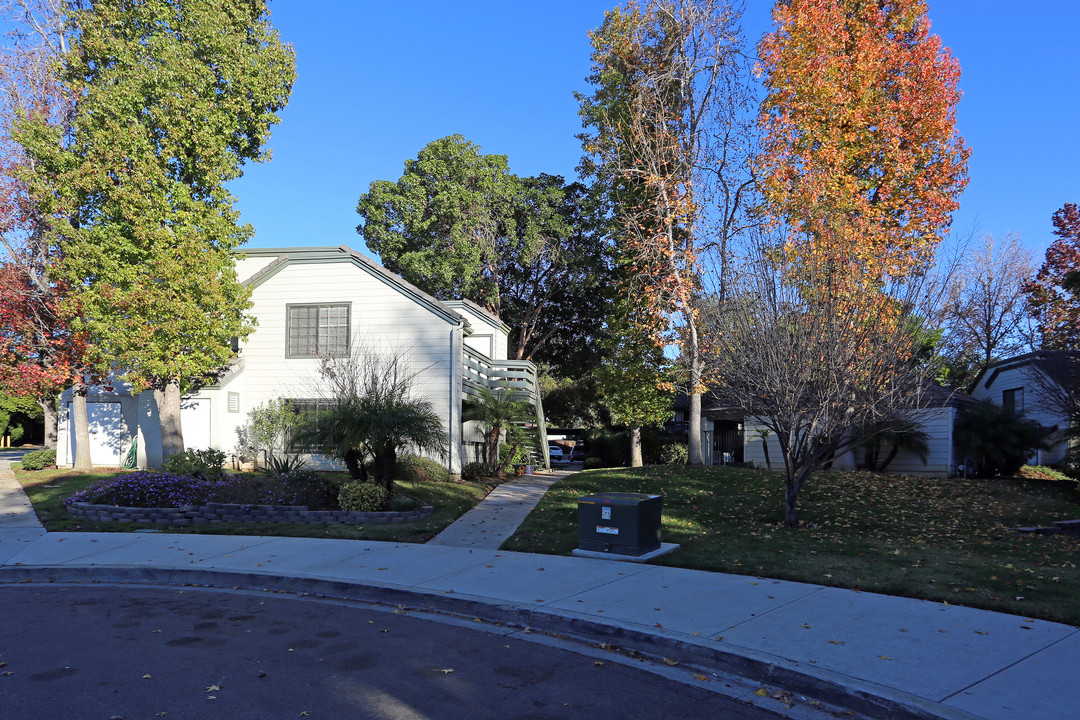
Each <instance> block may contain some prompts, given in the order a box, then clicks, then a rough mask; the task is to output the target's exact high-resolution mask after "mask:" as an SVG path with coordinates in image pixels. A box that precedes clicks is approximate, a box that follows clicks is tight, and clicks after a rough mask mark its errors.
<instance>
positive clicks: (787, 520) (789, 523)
mask: <svg viewBox="0 0 1080 720" xmlns="http://www.w3.org/2000/svg"><path fill="white" fill-rule="evenodd" d="M798 497H799V493H798V491H797V490H796V489H795V487H794V485H792V484H791V483H790V482H789V483H788V484H787V488H786V490H785V492H784V527H789V528H797V527H799V518H798V517H797V516H796V515H795V501H796V500H797V499H798Z"/></svg>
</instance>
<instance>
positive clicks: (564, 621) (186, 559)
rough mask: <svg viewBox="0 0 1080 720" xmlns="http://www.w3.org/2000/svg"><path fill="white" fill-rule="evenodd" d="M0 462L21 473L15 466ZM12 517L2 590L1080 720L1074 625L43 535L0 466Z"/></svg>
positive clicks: (376, 554)
mask: <svg viewBox="0 0 1080 720" xmlns="http://www.w3.org/2000/svg"><path fill="white" fill-rule="evenodd" d="M0 469H2V470H5V471H6V470H7V462H6V460H5V459H4V458H3V457H2V456H0ZM0 508H2V509H3V510H2V512H3V522H2V523H0V582H10V583H19V582H29V583H49V582H59V583H79V582H90V583H114V584H140V585H168V586H185V585H200V586H210V587H217V588H228V589H244V590H268V591H274V592H281V593H289V594H295V595H302V596H304V597H305V598H307V599H311V598H313V597H324V598H348V599H349V600H351V601H354V602H358V603H380V604H382V605H383V606H389V607H390V608H396V609H397V611H399V612H408V613H410V614H413V615H420V616H423V617H428V618H431V619H435V620H441V621H445V622H462V621H464V622H463V624H464V625H466V626H470V627H475V628H478V629H484V628H486V629H489V630H491V631H492V632H499V633H506V634H515V635H516V636H518V637H521V638H534V639H537V638H538V639H544V640H545V641H546V642H552V643H556V642H579V643H584V644H579V645H577V647H579V648H581V652H593V653H595V652H605V651H604V650H599V651H598V650H597V647H603V648H608V649H610V650H615V649H619V648H621V649H623V650H634V651H638V652H640V653H644V654H645V655H648V656H650V657H653V658H666V659H667V660H666V661H665V662H666V663H667V664H663V663H657V667H660V668H661V669H664V670H665V671H667V672H669V673H674V674H676V675H678V676H679V677H681V678H682V679H683V680H685V681H686V682H687V683H689V684H696V685H699V686H701V687H708V688H710V689H717V690H720V691H721V692H725V694H731V695H732V696H737V697H740V698H742V699H744V700H747V701H750V702H753V703H754V704H756V705H759V706H762V707H767V708H770V709H774V710H779V711H781V712H783V713H785V714H790V715H792V716H794V717H800V718H801V717H820V718H828V717H831V716H829V715H828V714H824V713H817V711H816V710H814V709H813V708H812V701H814V700H820V701H822V702H824V703H831V704H833V705H834V706H840V707H844V708H848V709H851V710H854V711H856V712H857V713H858V715H859V716H860V717H876V718H930V717H939V718H973V717H974V718H995V719H997V718H1000V719H1002V720H1004V719H1006V718H1008V719H1009V720H1018V719H1024V718H1031V719H1033V720H1034V719H1036V718H1038V719H1042V718H1075V717H1080V685H1078V684H1077V682H1076V668H1077V667H1080V628H1076V627H1072V626H1069V625H1062V624H1058V623H1051V622H1043V621H1038V620H1032V619H1028V618H1023V617H1018V616H1013V615H1005V614H1002V613H995V612H988V611H984V610H974V609H971V608H964V607H957V606H954V605H946V604H942V603H934V602H926V601H920V600H911V599H908V598H898V597H889V596H885V595H876V594H873V593H865V592H856V591H852V590H841V589H837V588H829V587H823V586H820V585H813V584H806V583H795V582H786V581H780V580H771V579H767V578H756V577H749V576H742V575H725V574H721V573H709V572H699V571H694V570H683V569H678V568H668V567H661V566H657V565H648V564H634V563H626V562H618V561H614V560H594V559H588V558H577V557H559V556H550V555H533V554H527V553H513V552H501V551H499V550H497V549H491V548H481V547H452V546H449V545H437V544H430V543H429V544H426V545H412V544H399V543H388V542H368V541H359V540H324V539H315V538H280V537H252V536H232V535H180V534H170V533H164V532H156V531H149V532H132V533H77V532H70V533H59V532H58V533H47V534H46V533H45V532H44V531H43V530H42V529H41V528H40V525H38V524H37V522H36V519H35V518H34V517H33V514H32V511H31V510H30V509H29V507H28V505H27V504H26V503H25V497H24V495H23V493H22V490H21V488H20V487H19V486H18V484H17V483H16V482H15V481H14V479H13V478H12V476H11V474H10V473H8V472H0ZM567 521H568V522H573V518H569V519H568V520H567ZM282 596H283V595H278V596H277V597H282ZM0 618H2V614H0ZM477 621H479V622H477ZM2 622H3V621H2V620H0V629H2ZM609 656H610V657H611V658H612V659H613V660H615V659H616V658H619V657H622V658H625V655H620V654H616V653H609ZM671 663H677V664H676V665H674V666H670V667H669V665H670V664H671ZM680 673H681V675H680ZM733 678H741V679H742V680H736V679H733ZM759 688H765V691H764V693H763V695H764V696H760V695H758V694H755V690H758V689H759ZM782 693H788V695H784V694H782ZM773 695H775V696H776V698H779V699H773V698H772V697H771V696H773ZM785 702H791V703H793V707H792V708H790V709H785V707H784V703H785ZM815 713H817V714H815Z"/></svg>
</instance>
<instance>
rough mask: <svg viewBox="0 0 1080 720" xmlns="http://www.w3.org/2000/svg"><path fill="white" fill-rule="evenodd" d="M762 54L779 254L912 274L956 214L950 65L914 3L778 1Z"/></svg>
mask: <svg viewBox="0 0 1080 720" xmlns="http://www.w3.org/2000/svg"><path fill="white" fill-rule="evenodd" d="M773 19H774V20H775V22H776V24H777V29H776V30H775V31H774V32H772V33H770V34H768V35H766V36H765V37H764V38H763V39H762V41H761V45H760V48H759V50H760V56H761V65H760V69H761V70H762V72H763V74H764V83H765V87H766V89H767V91H768V94H767V96H766V98H765V100H764V102H763V103H762V107H761V125H762V129H763V131H764V136H765V137H764V141H763V152H762V154H761V156H760V171H761V174H760V177H761V190H762V192H763V194H764V197H765V200H766V204H767V207H768V210H769V212H770V213H771V215H772V216H773V218H774V219H776V220H782V221H785V222H786V223H787V225H788V227H789V228H790V232H789V234H788V247H789V251H791V252H794V253H795V254H796V255H797V256H799V257H802V258H803V260H804V262H807V263H811V264H814V265H819V264H820V263H825V265H822V266H820V267H828V268H830V269H831V270H832V272H831V273H830V274H831V275H834V276H835V275H836V271H837V270H839V269H843V268H846V269H847V270H848V271H850V272H843V273H841V275H843V276H846V277H847V278H848V279H851V278H852V277H858V276H861V277H862V278H863V279H862V280H860V283H863V282H865V283H868V284H869V286H875V285H877V284H878V283H880V282H881V281H884V280H887V279H890V278H894V279H895V278H903V277H907V276H910V275H912V274H918V273H920V272H921V271H922V270H923V269H925V268H926V266H927V264H928V263H929V261H930V260H931V259H932V257H933V254H934V250H935V248H936V247H937V245H938V244H939V243H940V241H941V238H942V235H943V233H944V232H945V231H947V229H948V227H949V224H950V222H951V219H952V218H951V214H952V212H953V211H954V210H956V208H957V207H959V201H958V197H959V195H960V193H961V192H962V191H963V189H964V186H965V185H966V184H967V157H968V154H969V151H968V150H967V148H966V147H965V146H964V142H963V140H962V139H961V138H960V136H959V135H958V134H957V132H956V127H955V126H956V104H957V102H958V101H959V99H960V91H959V90H958V89H957V81H958V79H959V77H960V65H959V63H958V62H957V61H956V59H955V58H953V57H952V55H951V54H950V53H949V50H948V48H944V47H943V46H942V44H941V39H940V38H938V37H937V36H935V35H931V34H930V21H929V19H928V17H927V8H926V3H924V2H921V0H893V1H891V2H887V3H886V2H866V1H865V0H786V1H784V2H778V3H777V4H776V7H775V8H774V10H773Z"/></svg>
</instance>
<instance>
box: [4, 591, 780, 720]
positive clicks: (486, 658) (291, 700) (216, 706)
mask: <svg viewBox="0 0 1080 720" xmlns="http://www.w3.org/2000/svg"><path fill="white" fill-rule="evenodd" d="M490 630H491V631H490V632H489V631H487V630H486V629H482V628H480V627H479V626H478V627H477V628H475V629H474V628H472V627H461V626H455V625H453V624H446V623H443V622H432V621H430V620H425V619H421V618H415V617H411V616H409V615H408V614H403V613H400V612H396V613H395V612H393V611H392V610H391V609H383V610H380V609H372V608H368V607H361V606H353V605H347V604H341V603H332V602H328V601H317V600H311V599H297V598H293V597H284V596H280V595H274V594H266V593H263V594H250V593H230V592H222V591H211V590H205V589H198V588H192V589H183V590H181V589H175V588H160V589H157V588H141V587H139V588H133V587H120V586H99V587H92V586H54V585H48V586H41V585H18V586H6V587H0V664H2V665H0V718H3V719H4V720H23V719H26V720H30V719H33V720H37V719H39V718H49V719H51V720H53V719H54V720H66V719H75V720H81V719H83V718H86V719H89V720H116V719H117V718H122V719H124V720H131V719H135V718H148V719H150V718H166V720H180V719H184V718H193V719H195V718H197V719H200V720H201V719H204V718H260V719H266V718H301V717H310V718H349V719H350V720H351V719H354V718H355V719H357V720H363V719H367V718H371V719H372V720H415V719H421V718H423V719H427V720H437V719H439V720H441V719H443V718H446V719H451V718H452V719H454V720H458V719H463V720H464V719H467V720H472V719H474V718H477V719H479V718H493V719H494V718H497V719H498V720H547V719H549V718H588V720H604V719H605V718H612V719H616V718H618V719H619V720H623V719H626V718H650V720H653V719H660V718H672V719H675V718H708V719H709V720H720V719H724V718H733V719H734V718H739V719H740V720H775V719H776V718H777V717H778V716H776V715H773V714H771V713H769V712H766V711H763V710H761V709H758V708H753V707H750V706H747V705H744V704H741V703H737V702H734V701H732V700H730V699H728V698H725V697H723V696H721V695H718V694H716V693H713V692H711V691H709V690H707V689H703V688H699V687H694V686H692V685H688V684H684V683H679V682H676V681H674V680H671V679H668V678H665V677H660V676H658V675H656V674H653V673H650V672H646V671H644V670H640V669H637V668H634V667H632V666H627V665H624V664H620V663H617V662H613V661H611V660H604V659H598V658H596V657H590V656H587V655H584V654H578V653H575V652H569V651H566V650H562V649H557V648H552V647H547V646H545V645H542V644H537V643H535V642H531V641H529V640H523V639H521V638H520V635H517V636H515V635H512V634H502V635H500V634H499V633H500V632H504V633H505V632H507V631H501V630H499V629H497V628H493V627H491V628H490Z"/></svg>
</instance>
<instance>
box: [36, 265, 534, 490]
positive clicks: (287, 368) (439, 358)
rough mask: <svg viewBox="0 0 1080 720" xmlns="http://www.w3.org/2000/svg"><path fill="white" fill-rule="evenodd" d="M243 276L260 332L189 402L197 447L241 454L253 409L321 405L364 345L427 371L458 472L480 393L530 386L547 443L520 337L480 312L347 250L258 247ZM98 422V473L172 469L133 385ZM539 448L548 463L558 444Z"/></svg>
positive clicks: (98, 411) (108, 399) (419, 372)
mask: <svg viewBox="0 0 1080 720" xmlns="http://www.w3.org/2000/svg"><path fill="white" fill-rule="evenodd" d="M237 275H238V276H239V278H240V279H241V280H242V282H244V283H245V284H246V285H248V286H249V287H250V288H251V301H252V308H251V309H250V310H249V311H248V312H249V314H250V315H251V316H252V317H253V318H254V319H255V321H256V323H257V325H256V328H255V330H254V331H253V332H252V333H251V334H250V335H249V336H248V337H247V339H246V340H245V341H243V342H242V343H239V344H238V347H237V357H236V358H235V359H234V360H233V361H232V362H231V363H230V365H229V366H228V367H227V368H225V369H223V371H222V372H221V373H220V374H219V375H218V377H217V378H215V379H214V380H212V381H211V383H210V384H208V385H205V386H203V387H202V388H200V389H199V390H198V391H196V392H195V393H193V394H192V395H190V396H188V397H186V398H184V401H183V404H182V410H181V426H182V429H183V434H184V444H185V446H186V447H188V448H207V447H212V448H215V449H218V450H222V451H224V452H225V453H226V454H227V455H230V454H232V451H233V449H234V448H235V446H236V443H237V428H238V427H240V426H242V425H244V424H245V423H246V421H247V417H248V413H249V411H251V410H252V409H253V408H255V407H257V406H259V405H260V404H264V403H266V402H268V401H270V400H273V399H276V398H285V399H288V400H291V401H293V402H294V403H296V404H297V406H298V407H300V408H303V407H304V406H305V404H314V403H315V402H316V401H318V400H319V399H321V398H319V397H318V395H319V382H318V374H319V373H318V370H319V364H320V358H321V357H323V356H325V355H333V356H342V355H347V354H348V353H349V352H350V350H351V349H352V348H353V346H354V345H355V344H357V343H361V344H363V346H364V347H365V348H367V349H377V350H378V351H380V352H386V353H394V354H396V355H398V356H400V357H402V358H404V359H405V360H406V362H407V363H408V365H409V367H410V369H411V371H412V372H413V373H415V384H414V391H415V394H416V395H417V396H418V397H424V398H427V399H428V400H429V401H430V402H431V403H432V405H433V406H434V408H435V410H436V412H437V413H439V415H440V417H441V419H442V421H443V426H444V427H445V428H446V430H447V432H448V433H449V435H450V454H449V456H448V457H444V458H439V460H440V462H442V463H443V464H444V465H446V466H447V467H448V468H449V469H450V471H451V473H455V474H456V473H459V472H460V471H461V467H462V465H464V464H465V463H467V462H469V461H471V460H474V459H476V451H477V448H478V446H479V442H480V440H481V438H480V436H479V434H478V433H477V432H476V430H475V428H473V427H471V426H472V425H473V423H463V422H462V403H463V402H464V400H465V398H467V397H468V396H469V395H470V394H475V392H476V389H477V388H478V387H480V386H483V385H487V386H491V387H493V386H496V385H499V384H503V385H510V386H513V387H515V388H516V389H518V391H519V392H520V393H522V394H523V395H524V396H526V397H528V398H529V399H530V400H531V401H532V402H533V404H534V406H535V407H536V410H537V425H538V431H539V436H540V437H544V433H545V428H544V423H543V409H542V407H541V405H540V398H539V393H538V388H537V384H536V368H535V366H533V364H532V363H530V362H526V361H512V360H508V359H507V334H508V330H509V329H508V328H507V326H506V325H505V324H503V323H502V322H501V321H500V320H499V319H498V318H495V317H493V316H492V315H490V314H489V313H487V312H485V311H484V310H483V309H482V308H480V307H479V306H477V305H476V304H474V303H471V302H469V301H466V300H459V301H449V302H444V301H440V300H437V299H435V298H433V297H431V296H430V295H428V294H427V293H425V292H423V291H422V290H420V289H418V288H417V287H415V286H413V285H411V284H409V283H408V282H406V281H405V280H403V279H402V278H400V277H398V276H397V275H395V274H393V273H391V272H390V271H388V270H387V269H386V268H384V267H382V266H381V265H379V264H378V263H376V262H374V261H373V260H371V259H370V258H368V257H366V256H365V255H362V254H361V253H358V252H356V251H354V250H351V249H350V248H348V247H346V246H344V245H342V246H340V247H308V248H277V249H251V250H247V251H246V252H245V253H244V255H243V256H241V257H239V259H238V260H237ZM69 416H70V391H68V393H65V395H64V396H62V398H61V413H60V428H59V430H60V433H59V442H58V449H57V463H58V464H59V465H65V464H68V465H69V464H71V463H72V462H73V460H74V443H75V439H74V434H73V432H72V427H71V423H70V421H69ZM88 416H89V420H90V450H91V459H92V461H93V463H94V464H95V465H112V466H119V465H122V464H124V463H125V460H128V459H130V460H134V463H132V464H135V465H137V466H138V467H156V466H158V465H159V464H160V463H161V459H162V457H161V431H160V423H159V419H158V414H157V406H156V403H155V400H154V397H153V393H152V392H149V391H147V392H143V393H140V394H138V395H131V394H130V393H128V392H126V390H125V388H124V385H123V383H122V382H120V383H116V385H115V389H114V390H113V391H111V392H106V391H105V390H104V389H101V388H96V389H94V390H93V391H91V393H90V395H89V397H88ZM539 452H540V453H541V457H540V458H538V460H539V462H540V464H544V465H546V464H547V457H546V444H544V443H540V448H539ZM313 460H314V461H315V462H316V463H319V462H325V460H326V459H324V458H313Z"/></svg>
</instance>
